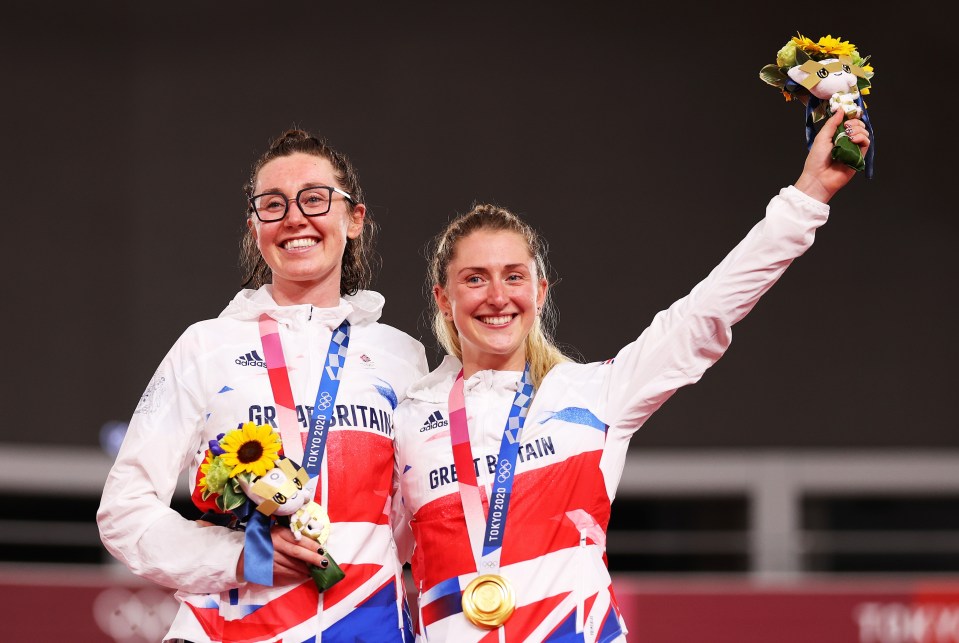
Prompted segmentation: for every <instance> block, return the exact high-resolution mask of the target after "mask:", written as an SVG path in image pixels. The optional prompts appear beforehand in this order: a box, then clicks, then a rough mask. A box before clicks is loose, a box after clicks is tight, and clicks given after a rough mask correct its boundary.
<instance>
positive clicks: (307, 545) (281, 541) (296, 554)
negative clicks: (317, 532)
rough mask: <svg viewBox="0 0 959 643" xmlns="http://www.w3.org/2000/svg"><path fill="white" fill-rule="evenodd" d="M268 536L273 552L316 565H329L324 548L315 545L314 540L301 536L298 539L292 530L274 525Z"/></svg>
mask: <svg viewBox="0 0 959 643" xmlns="http://www.w3.org/2000/svg"><path fill="white" fill-rule="evenodd" d="M270 536H271V537H272V539H273V551H274V552H281V553H283V554H284V555H285V556H288V557H290V558H295V559H297V560H299V561H302V562H303V563H307V564H310V565H316V566H318V567H326V566H328V565H329V561H328V560H327V559H326V550H325V549H324V548H323V547H321V546H319V545H317V544H316V541H315V540H312V539H310V538H303V539H301V540H299V541H298V540H296V538H295V537H294V536H293V532H292V531H290V530H289V529H286V528H283V527H274V528H273V529H272V530H271V531H270Z"/></svg>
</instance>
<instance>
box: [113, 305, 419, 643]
mask: <svg viewBox="0 0 959 643" xmlns="http://www.w3.org/2000/svg"><path fill="white" fill-rule="evenodd" d="M271 292H272V291H271V287H270V286H264V287H263V288H260V289H259V290H256V291H253V290H244V291H241V292H240V293H238V294H237V296H236V297H235V298H234V299H233V301H232V302H231V303H230V304H229V305H228V306H227V308H226V309H225V310H224V311H223V312H222V313H221V314H220V316H219V317H218V318H217V319H211V320H206V321H202V322H199V323H197V324H194V325H192V326H190V327H189V328H188V329H187V330H186V331H185V332H184V333H183V335H182V336H181V337H180V338H179V340H178V341H177V342H176V344H175V345H174V346H173V348H172V349H171V350H170V352H169V353H168V354H167V355H166V357H165V358H164V360H163V362H162V363H161V364H160V367H159V368H158V369H157V371H156V374H155V375H154V376H153V379H152V380H151V381H150V383H149V385H148V386H147V388H146V391H145V392H144V394H143V396H142V397H141V399H140V402H139V404H138V406H137V408H136V411H135V412H134V415H133V419H132V421H131V422H130V427H129V430H128V432H127V435H126V437H125V439H124V441H123V446H122V448H121V449H120V452H119V454H118V456H117V459H116V462H115V463H114V465H113V468H112V469H111V471H110V474H109V477H108V478H107V481H106V485H105V487H104V491H103V497H102V500H101V504H100V508H99V511H98V513H97V522H98V525H99V527H100V534H101V538H102V540H103V543H104V545H105V546H106V548H107V549H108V550H109V551H110V553H111V554H113V555H114V556H115V557H116V558H118V559H119V560H120V561H122V562H123V563H125V564H126V565H127V566H128V567H129V568H130V569H131V570H132V571H133V572H134V573H136V574H138V575H140V576H143V577H144V578H148V579H150V580H152V581H155V582H156V583H159V584H161V585H164V586H167V587H171V588H176V589H178V590H180V591H179V592H178V594H177V597H178V598H179V599H180V601H181V606H180V611H179V613H178V615H177V618H176V620H175V622H174V624H173V627H172V628H171V630H170V632H169V633H168V635H167V637H168V638H184V639H187V640H190V641H195V642H199V641H219V640H257V641H273V640H279V639H280V638H283V640H299V641H302V640H307V639H308V638H310V636H314V635H318V634H319V633H320V632H321V631H324V630H326V631H327V633H326V634H324V637H323V640H324V641H331V640H340V639H342V640H353V639H352V638H349V636H347V634H346V632H347V631H349V630H351V629H353V628H359V630H357V631H364V632H365V629H364V628H367V624H365V623H362V622H361V621H362V619H358V618H357V617H359V616H360V615H359V614H353V612H354V608H355V607H356V606H357V605H359V604H360V603H364V602H366V603H369V604H376V605H378V606H380V607H381V608H382V609H381V611H380V612H378V613H377V618H378V619H379V621H380V622H381V625H380V627H381V628H384V629H383V630H382V631H379V632H376V633H374V638H380V639H381V640H402V637H401V628H402V627H403V620H404V615H403V609H402V608H403V586H402V578H401V572H402V567H401V564H400V562H399V560H398V558H397V551H396V546H395V544H394V541H393V537H392V529H391V524H390V514H391V509H392V507H391V495H392V491H393V490H394V485H395V473H394V458H393V437H394V436H393V427H392V418H393V412H394V409H395V408H396V406H397V404H398V403H399V402H400V401H402V399H403V398H404V392H405V391H406V389H407V387H408V386H409V385H410V383H411V382H413V381H415V380H416V379H417V378H418V377H420V376H422V375H423V374H424V373H425V372H426V370H427V363H426V356H425V352H424V350H423V346H422V345H421V344H420V342H418V341H416V340H414V339H413V338H411V337H410V336H408V335H407V334H405V333H403V332H400V331H398V330H396V329H395V328H392V327H390V326H386V325H384V324H380V323H378V322H377V319H379V316H380V313H381V311H382V307H383V303H384V300H383V297H382V296H380V295H379V294H378V293H375V292H371V291H361V292H359V293H358V294H357V295H355V296H352V297H346V298H343V299H341V300H340V304H339V305H338V306H336V307H334V308H314V307H313V306H311V305H309V304H303V305H297V306H278V305H277V304H276V303H275V302H274V300H273V297H272V294H271ZM264 312H266V313H269V314H270V315H271V316H272V317H274V318H275V319H276V320H277V322H278V326H279V332H280V337H281V342H282V345H283V351H284V354H285V358H286V363H287V365H288V368H289V373H290V382H291V386H292V388H293V397H294V400H295V402H296V404H297V414H298V416H299V419H300V420H301V429H302V430H303V431H306V429H307V423H308V407H312V405H313V402H314V400H315V396H316V390H317V386H318V385H319V381H320V376H321V370H322V368H323V366H324V361H325V359H326V356H327V347H328V345H329V341H330V336H331V333H332V330H333V329H335V328H336V327H337V326H338V325H339V324H340V323H341V322H342V320H343V319H344V318H347V319H349V321H350V323H351V337H350V347H349V353H348V356H347V361H346V367H345V371H344V375H343V380H342V383H341V385H340V388H339V394H338V395H337V399H336V407H337V413H336V414H334V418H333V421H332V425H331V427H330V433H329V438H328V442H327V452H326V457H325V458H324V462H323V470H322V476H323V478H322V481H323V485H322V489H323V490H324V491H323V493H324V495H323V498H322V504H323V505H324V506H325V507H326V508H327V510H328V511H329V514H330V517H331V520H332V522H333V528H332V534H331V536H330V539H329V542H328V544H327V547H328V549H329V551H330V553H331V554H332V555H333V557H334V558H335V559H336V561H337V563H338V564H339V565H340V566H341V567H342V568H343V570H344V571H345V572H346V578H345V579H344V580H342V581H340V582H339V583H338V584H337V585H335V586H333V587H332V588H330V589H329V590H328V591H327V592H325V593H323V594H319V593H318V592H317V591H316V589H315V586H314V585H313V582H312V580H307V581H306V582H305V583H303V584H302V585H299V586H287V587H264V586H261V585H256V584H253V583H244V582H238V581H237V578H236V566H237V561H238V559H239V556H240V553H241V550H242V547H243V539H244V534H243V533H242V532H239V531H230V530H228V529H226V528H222V527H206V528H204V527H201V526H199V525H197V524H196V523H195V522H193V521H191V520H186V519H184V518H182V517H181V516H180V514H179V513H177V512H176V511H174V510H173V509H171V508H170V500H171V498H172V496H173V493H174V490H175V488H176V486H177V481H178V479H179V477H180V475H181V474H182V472H184V471H188V480H189V483H190V489H191V491H192V490H193V486H194V481H195V478H196V471H197V468H198V466H199V465H200V464H201V462H202V458H203V454H204V452H205V449H206V448H207V446H208V442H209V440H212V439H215V438H216V437H217V435H218V434H220V433H224V432H226V431H229V430H231V429H235V428H236V427H237V426H238V425H239V424H241V423H243V422H246V421H250V420H253V421H256V422H257V423H265V422H271V423H272V424H273V425H274V426H276V423H275V421H273V419H274V418H275V417H276V413H275V404H274V400H273V393H272V389H271V388H270V383H269V378H268V376H267V370H266V365H265V363H264V362H263V349H262V345H261V341H260V335H259V328H258V323H257V320H258V318H259V316H260V314H261V313H264ZM263 606H269V609H266V608H264V607H263ZM384 606H385V607H384ZM351 615H352V618H351ZM387 637H388V638H387ZM318 640H319V639H318Z"/></svg>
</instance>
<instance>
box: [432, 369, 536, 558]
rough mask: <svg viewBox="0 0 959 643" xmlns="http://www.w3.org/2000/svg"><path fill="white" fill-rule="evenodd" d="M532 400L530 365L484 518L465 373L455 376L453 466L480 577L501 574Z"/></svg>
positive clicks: (503, 443)
mask: <svg viewBox="0 0 959 643" xmlns="http://www.w3.org/2000/svg"><path fill="white" fill-rule="evenodd" d="M532 399H533V385H532V383H530V379H529V364H527V365H526V368H525V369H524V370H523V377H522V379H521V380H520V386H519V388H518V389H517V391H516V395H515V397H514V398H513V405H512V407H511V408H510V412H509V417H508V418H507V419H506V426H504V427H503V438H502V440H501V442H500V449H499V455H498V456H497V458H496V470H495V472H494V475H495V477H494V479H493V485H492V491H491V493H490V502H489V511H488V513H487V514H486V515H485V516H484V511H483V501H482V499H481V497H480V492H479V484H478V483H477V481H476V470H475V469H474V463H475V462H476V460H475V459H474V458H473V450H472V448H471V447H470V439H469V427H468V426H467V422H466V398H465V395H464V393H463V371H462V370H460V372H459V373H458V374H457V376H456V380H455V381H454V382H453V388H452V390H450V395H449V414H450V442H451V443H452V445H453V462H454V464H455V465H456V479H457V481H458V483H459V485H458V486H459V492H460V499H461V501H462V503H463V514H464V517H465V519H466V530H467V532H468V533H469V538H470V544H471V545H472V548H473V557H474V558H475V560H476V571H478V572H480V573H481V574H486V573H493V574H495V573H498V572H499V568H500V558H501V556H502V551H503V537H504V535H505V533H506V516H507V513H508V512H509V505H510V500H511V496H512V492H513V480H514V478H515V476H514V473H515V471H516V458H517V455H518V453H519V440H520V434H521V433H522V430H523V424H524V423H525V421H526V414H527V413H528V411H529V405H530V402H531V401H532ZM484 522H485V523H486V530H485V533H484V534H481V533H480V529H481V525H482V524H483V523H484Z"/></svg>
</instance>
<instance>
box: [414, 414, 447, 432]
mask: <svg viewBox="0 0 959 643" xmlns="http://www.w3.org/2000/svg"><path fill="white" fill-rule="evenodd" d="M449 424H450V423H449V421H447V420H446V419H444V418H443V414H442V413H440V412H439V411H433V412H432V413H431V414H430V416H429V417H428V418H426V422H423V426H421V427H420V433H424V432H426V431H432V430H433V429H438V428H440V427H443V426H449Z"/></svg>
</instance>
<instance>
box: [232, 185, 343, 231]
mask: <svg viewBox="0 0 959 643" xmlns="http://www.w3.org/2000/svg"><path fill="white" fill-rule="evenodd" d="M317 189H324V190H329V191H330V204H329V207H328V208H327V209H326V210H325V211H324V212H317V213H315V214H307V213H306V212H305V211H304V210H303V206H302V205H301V204H300V195H301V194H303V193H304V192H306V191H307V190H317ZM334 192H336V193H337V194H341V195H342V196H343V198H344V199H346V200H347V201H349V202H350V203H351V204H352V205H356V201H355V200H354V199H353V197H352V196H350V193H349V192H346V191H345V190H341V189H340V188H338V187H336V186H335V185H309V186H307V187H305V188H302V189H301V190H298V191H297V193H296V196H295V197H294V198H293V199H290V198H289V197H288V196H286V195H285V194H284V193H282V192H261V193H259V194H254V195H253V196H251V197H250V198H248V199H247V201H249V203H250V209H251V210H253V214H255V215H256V218H257V219H259V220H260V223H276V222H277V221H282V220H283V219H285V218H286V215H287V214H289V212H290V201H291V200H292V201H293V203H296V207H298V208H299V209H300V214H302V215H303V216H304V217H322V216H324V215H326V214H329V212H330V210H331V209H332V208H333V193H334ZM267 195H273V196H281V197H283V200H284V201H285V202H286V207H284V208H283V214H282V215H281V216H280V217H279V218H278V219H264V218H263V217H262V216H260V211H259V210H257V208H256V204H255V203H254V201H255V200H256V199H259V198H260V197H263V196H267Z"/></svg>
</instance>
